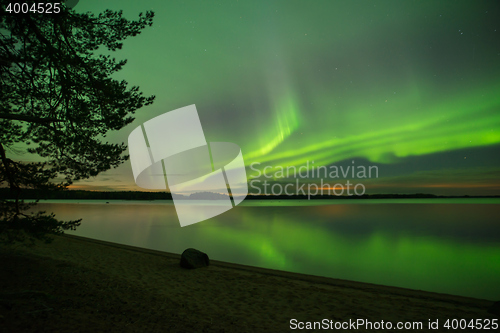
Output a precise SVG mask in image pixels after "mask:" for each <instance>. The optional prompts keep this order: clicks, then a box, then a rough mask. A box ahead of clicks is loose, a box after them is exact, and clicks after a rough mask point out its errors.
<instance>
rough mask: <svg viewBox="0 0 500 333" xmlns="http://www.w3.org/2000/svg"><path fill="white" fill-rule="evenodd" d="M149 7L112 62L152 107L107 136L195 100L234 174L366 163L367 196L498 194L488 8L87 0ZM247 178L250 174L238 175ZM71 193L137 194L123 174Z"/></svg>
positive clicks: (498, 57)
mask: <svg viewBox="0 0 500 333" xmlns="http://www.w3.org/2000/svg"><path fill="white" fill-rule="evenodd" d="M107 8H109V9H112V10H123V11H124V14H125V16H126V17H128V18H135V17H137V15H138V13H139V12H145V11H146V10H153V11H154V12H155V19H154V25H153V27H152V28H149V29H146V30H145V31H144V32H143V33H142V34H140V35H139V36H137V37H134V38H132V39H130V40H127V41H125V43H124V47H123V50H121V51H118V52H116V54H113V56H115V57H117V58H125V59H128V63H127V65H126V66H125V67H124V69H123V70H122V71H121V72H120V73H119V74H118V75H117V76H116V78H118V79H126V80H127V81H128V82H130V84H132V85H138V86H140V88H141V90H142V91H143V92H144V93H145V94H146V95H151V94H154V95H156V96H157V99H156V101H155V103H154V104H153V105H151V106H148V107H146V108H143V109H141V110H139V111H138V112H137V113H136V121H134V123H133V124H131V125H130V126H128V127H126V128H125V129H123V130H122V131H120V132H117V133H113V134H111V135H110V136H108V137H110V138H111V140H114V141H116V142H122V141H127V137H128V135H129V133H130V131H131V130H132V129H133V128H135V127H137V126H138V125H139V124H141V123H143V122H145V121H147V120H149V119H151V118H153V117H156V116H158V115H160V114H162V113H164V112H167V111H170V110H174V109H177V108H180V107H183V106H186V105H190V104H196V107H197V109H198V112H199V115H200V118H201V122H202V125H203V130H204V132H205V136H206V137H207V140H208V141H211V142H215V141H218V142H234V143H236V144H237V145H239V146H240V147H241V149H242V152H243V158H244V160H245V163H246V165H247V166H250V164H251V163H253V162H259V163H261V164H262V165H272V166H284V167H286V166H292V165H293V166H301V165H304V164H306V163H307V161H314V163H315V164H316V165H325V166H328V165H332V164H343V163H344V164H346V163H351V161H353V160H355V161H356V164H358V165H359V164H364V165H366V166H368V165H377V166H378V168H379V170H380V177H379V178H378V179H374V180H370V181H369V182H367V183H366V185H367V193H379V192H383V193H416V192H422V193H434V194H445V195H465V194H469V195H500V168H499V162H500V158H499V156H500V154H499V152H500V149H499V148H500V94H499V92H500V23H499V22H500V19H499V18H500V6H499V4H498V3H497V2H496V1H474V2H466V1H459V2H450V1H422V2H418V3H416V2H401V1H350V2H347V1H310V2H305V1H266V2H255V1H217V2H204V1H168V2H165V1H159V0H158V1H150V0H148V1H143V2H133V3H132V2H130V3H127V2H122V1H115V0H113V1H111V0H110V1H105V2H104V1H93V0H85V1H80V3H79V4H78V5H77V6H76V7H75V10H76V11H77V12H86V11H92V12H95V13H99V12H101V11H103V10H105V9H107ZM248 173H250V172H248ZM74 188H82V189H98V190H140V189H139V188H138V187H136V186H135V184H134V180H133V177H132V174H131V170H130V165H129V164H128V163H126V164H125V165H122V166H121V167H119V168H118V169H115V170H111V171H108V172H106V173H104V174H102V175H100V176H98V177H97V178H95V179H89V180H87V181H81V182H78V183H76V184H75V185H74Z"/></svg>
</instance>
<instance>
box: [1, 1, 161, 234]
mask: <svg viewBox="0 0 500 333" xmlns="http://www.w3.org/2000/svg"><path fill="white" fill-rule="evenodd" d="M9 3H10V2H9V1H4V0H0V5H1V6H0V10H1V13H0V186H4V187H5V186H8V187H10V197H9V198H2V199H1V201H0V238H2V239H4V240H5V239H8V240H23V239H25V238H26V237H28V238H30V239H34V238H42V239H45V240H49V239H50V237H49V234H53V233H56V234H57V233H62V232H63V231H64V230H68V229H74V228H76V226H78V225H79V223H80V220H77V221H67V222H62V221H58V220H56V219H55V216H54V215H53V214H45V212H39V213H36V214H32V213H29V211H30V209H29V208H30V207H31V204H27V203H25V202H24V201H23V200H21V199H20V193H21V191H22V190H23V189H26V188H34V189H47V190H48V189H64V188H66V187H67V186H69V185H70V184H71V183H72V182H73V181H75V180H79V179H85V178H89V177H93V176H96V175H97V174H99V173H100V172H103V171H105V170H108V169H110V168H114V167H117V166H118V165H120V164H121V163H122V162H124V161H125V160H127V159H128V156H126V155H124V154H123V153H124V151H125V149H126V146H125V144H124V143H122V144H112V143H109V142H105V141H104V140H105V138H106V134H107V133H108V132H109V131H113V130H119V129H121V128H123V127H124V126H125V125H127V124H129V123H131V122H132V120H133V119H134V118H133V117H132V116H131V115H132V114H133V113H134V111H135V110H137V109H139V108H141V107H143V106H145V105H149V104H151V103H152V102H153V100H154V96H151V97H144V96H143V94H142V93H141V92H140V91H139V88H138V87H136V86H133V87H130V88H129V87H128V83H127V82H126V81H117V80H114V79H112V78H111V75H112V74H113V73H115V72H117V71H119V70H120V69H121V68H122V67H123V66H124V65H125V64H126V60H122V61H117V60H116V59H115V58H111V56H110V55H104V54H102V53H101V52H99V53H97V52H96V51H98V49H99V48H100V50H103V49H107V50H109V51H115V50H118V49H121V47H122V42H123V40H124V39H126V38H127V37H129V36H136V35H138V34H139V33H140V32H141V30H142V29H144V28H145V27H146V26H151V25H152V23H153V16H154V13H153V12H146V14H145V15H143V14H142V13H140V14H139V19H138V20H137V21H130V20H127V19H125V18H123V17H122V12H121V11H118V12H115V11H111V10H106V11H104V12H103V13H101V14H99V15H97V16H96V15H94V14H92V13H85V14H78V13H75V12H74V11H73V10H71V9H68V8H66V7H64V5H61V7H60V12H59V13H57V14H56V13H52V14H39V13H34V12H28V13H24V14H23V13H22V12H21V13H14V12H11V13H9V12H7V6H8V4H9ZM108 53H109V52H108ZM19 150H24V151H26V150H27V151H28V152H29V153H32V154H37V155H39V156H40V157H41V159H40V160H41V162H30V163H27V162H21V161H15V160H13V159H12V158H10V157H9V156H11V155H15V153H16V152H17V151H19Z"/></svg>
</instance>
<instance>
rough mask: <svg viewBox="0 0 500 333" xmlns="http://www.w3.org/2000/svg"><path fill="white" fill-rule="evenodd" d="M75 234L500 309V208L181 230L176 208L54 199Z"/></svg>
mask: <svg viewBox="0 0 500 333" xmlns="http://www.w3.org/2000/svg"><path fill="white" fill-rule="evenodd" d="M39 208H40V209H42V210H46V211H49V212H50V211H52V212H54V213H56V217H57V218H59V219H61V220H70V219H78V218H83V221H82V225H81V226H80V227H79V228H78V229H77V230H76V231H72V232H68V233H69V234H75V235H79V236H84V237H89V238H95V239H100V240H105V241H110V242H115V243H121V244H127V245H133V246H138V247H144V248H149V249H155V250H161V251H167V252H173V253H181V252H182V251H183V250H185V249H186V248H188V247H194V248H197V249H199V250H201V251H204V252H206V253H207V254H208V255H209V257H210V258H211V259H215V260H221V261H227V262H232V263H238V264H245V265H251V266H258V267H265V268H272V269H279V270H285V271H291V272H299V273H305V274H313V275H320V276H327V277H332V278H338V279H346V280H353V281H361V282H369V283H375V284H382V285H390V286H398V287H404V288H411V289H420V290H426V291H434V292H440V293H447V294H454V295H462V296H469V297H476V298H482V299H489V300H500V283H498V282H499V281H500V223H499V221H500V219H499V215H500V214H499V213H500V200H499V199H384V200H381V199H376V200H359V199H354V200H336V201H334V202H333V201H332V200H311V201H308V200H282V201H256V200H247V201H244V202H243V203H242V204H241V205H240V206H237V207H236V208H234V209H231V210H229V211H228V212H226V213H224V214H222V215H219V216H217V217H215V218H211V219H209V220H206V221H203V222H200V223H196V224H193V225H190V226H187V227H183V228H181V227H180V225H179V222H178V219H177V215H176V212H175V207H174V205H173V204H172V202H159V201H110V203H109V204H106V203H105V201H96V200H87V201H85V200H80V201H78V200H73V201H70V200H52V201H48V202H42V203H40V204H39Z"/></svg>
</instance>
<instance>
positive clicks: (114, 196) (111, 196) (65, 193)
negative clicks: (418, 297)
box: [0, 187, 498, 200]
mask: <svg viewBox="0 0 500 333" xmlns="http://www.w3.org/2000/svg"><path fill="white" fill-rule="evenodd" d="M214 195H218V196H215V197H214ZM220 197H223V196H222V195H220V194H217V193H213V194H212V195H211V196H209V197H207V192H203V193H195V194H192V195H191V199H220ZM497 197H498V196H469V195H464V196H440V195H434V194H425V193H415V194H364V195H362V196H357V195H352V196H335V195H315V196H311V197H310V200H325V199H326V200H343V199H360V200H361V199H411V198H497ZM20 198H21V199H42V200H48V199H66V200H73V199H74V200H76V199H78V200H82V199H89V200H90V199H93V200H172V194H170V192H139V191H117V192H114V191H113V192H111V191H110V192H102V191H84V190H60V191H54V190H52V191H47V190H34V189H23V191H22V192H21V196H20ZM178 198H179V199H184V198H185V199H188V197H183V196H179V197H178ZM0 199H13V198H12V195H11V192H10V189H8V188H5V187H4V188H0ZM307 199H308V197H307V195H294V196H288V195H269V196H266V195H252V194H249V195H248V196H247V197H246V198H245V200H307Z"/></svg>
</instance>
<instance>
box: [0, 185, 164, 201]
mask: <svg viewBox="0 0 500 333" xmlns="http://www.w3.org/2000/svg"><path fill="white" fill-rule="evenodd" d="M0 198H2V199H12V196H11V194H10V189H8V188H0ZM20 198H21V199H44V200H48V199H67V200H72V199H79V200H80V199H94V200H172V195H171V194H170V192H139V191H118V192H101V191H83V190H60V191H46V190H34V189H23V190H22V192H21V196H20Z"/></svg>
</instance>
